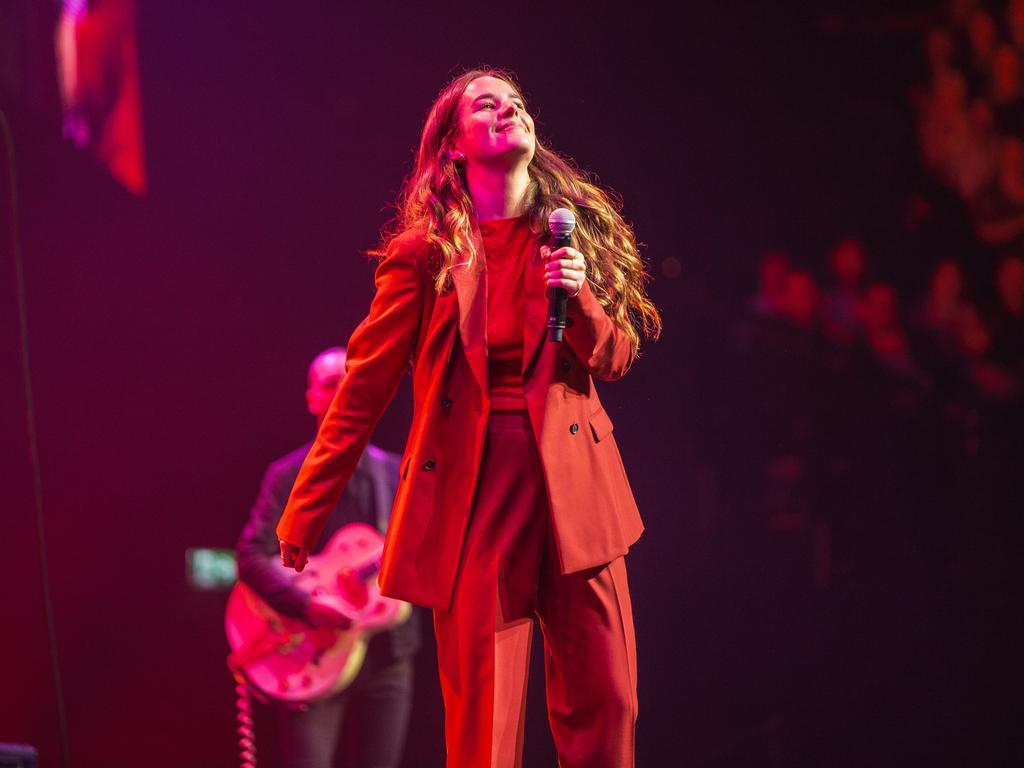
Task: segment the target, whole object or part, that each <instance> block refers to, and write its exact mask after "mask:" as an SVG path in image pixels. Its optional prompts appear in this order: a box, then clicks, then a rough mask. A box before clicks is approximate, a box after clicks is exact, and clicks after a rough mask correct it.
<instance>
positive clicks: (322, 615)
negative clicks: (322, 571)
mask: <svg viewBox="0 0 1024 768" xmlns="http://www.w3.org/2000/svg"><path fill="white" fill-rule="evenodd" d="M306 618H307V619H308V620H309V623H310V624H312V625H313V626H314V627H327V628H329V629H348V628H349V627H351V626H352V619H351V618H349V617H348V616H347V615H346V614H345V613H344V612H342V611H341V609H340V608H338V606H337V604H336V603H335V601H334V600H333V599H332V598H331V597H330V596H328V595H318V594H316V593H315V592H314V593H313V594H312V595H310V596H309V602H307V603H306Z"/></svg>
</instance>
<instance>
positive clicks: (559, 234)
mask: <svg viewBox="0 0 1024 768" xmlns="http://www.w3.org/2000/svg"><path fill="white" fill-rule="evenodd" d="M575 228H576V217H575V216H573V214H572V211H570V210H569V209H568V208H556V209H555V210H553V211H552V212H551V215H550V216H548V230H549V231H550V232H551V239H550V240H548V245H549V246H550V247H551V251H552V253H554V252H555V251H557V250H558V249H559V248H565V247H566V246H567V245H571V244H572V231H573V230H574V229H575ZM568 301H569V295H568V294H567V293H566V291H565V288H552V289H551V290H550V291H548V341H561V340H562V331H563V330H565V308H566V304H567V303H568Z"/></svg>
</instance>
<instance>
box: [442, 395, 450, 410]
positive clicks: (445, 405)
mask: <svg viewBox="0 0 1024 768" xmlns="http://www.w3.org/2000/svg"><path fill="white" fill-rule="evenodd" d="M441 407H442V408H451V407H452V399H451V398H450V397H448V395H445V396H444V397H442V398H441Z"/></svg>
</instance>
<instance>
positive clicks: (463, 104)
mask: <svg viewBox="0 0 1024 768" xmlns="http://www.w3.org/2000/svg"><path fill="white" fill-rule="evenodd" d="M454 148H455V149H456V150H458V151H459V152H461V153H462V154H463V155H464V156H465V163H466V165H467V166H470V165H474V164H475V165H487V166H505V167H507V168H511V167H512V166H514V165H516V164H520V163H522V164H529V162H530V161H531V160H532V159H533V155H534V152H535V151H536V149H537V140H536V136H535V134H534V126H533V118H532V117H530V115H529V113H528V112H527V111H526V106H525V104H524V102H523V98H522V96H521V95H520V94H519V92H518V91H517V90H516V89H515V88H514V87H513V86H512V85H511V84H509V83H507V82H505V81H504V80H501V79H500V78H497V77H492V76H490V75H487V76H485V77H478V78H476V79H475V80H473V81H471V82H470V84H469V85H467V86H466V90H465V91H463V93H462V97H461V99H460V102H459V111H458V132H457V134H456V138H455V141H454Z"/></svg>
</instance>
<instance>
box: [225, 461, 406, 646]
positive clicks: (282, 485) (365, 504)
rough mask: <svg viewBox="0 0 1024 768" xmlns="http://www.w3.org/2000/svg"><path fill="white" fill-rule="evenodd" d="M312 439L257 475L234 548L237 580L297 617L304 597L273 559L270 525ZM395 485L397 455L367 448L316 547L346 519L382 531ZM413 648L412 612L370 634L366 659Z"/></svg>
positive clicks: (276, 551) (274, 546)
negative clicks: (257, 484)
mask: <svg viewBox="0 0 1024 768" xmlns="http://www.w3.org/2000/svg"><path fill="white" fill-rule="evenodd" d="M311 445H312V443H308V444H306V445H304V446H302V447H301V448H298V449H296V450H294V451H292V452H291V453H289V454H287V455H286V456H283V457H281V458H280V459H278V460H277V461H275V462H274V463H273V464H271V465H270V466H269V467H268V468H267V471H266V473H265V474H264V476H263V482H262V484H261V485H260V492H259V496H258V497H257V499H256V503H255V504H254V505H253V508H252V511H251V512H250V513H249V520H248V522H247V523H246V525H245V528H243V529H242V534H241V536H240V537H239V539H238V545H237V547H236V549H237V554H238V575H239V578H240V579H241V580H242V581H244V582H245V583H246V584H248V585H249V586H250V587H251V588H252V589H253V590H254V591H255V592H256V593H257V594H258V595H259V596H260V597H262V598H263V599H264V600H266V601H267V603H268V604H269V605H270V606H271V607H272V608H273V609H274V610H276V611H278V612H279V613H282V614H284V615H286V616H295V617H299V618H301V617H302V616H303V615H304V611H305V605H306V601H307V600H309V595H308V594H306V592H304V591H303V590H301V589H299V588H297V587H295V586H293V584H292V580H291V578H289V575H288V573H287V572H286V571H285V570H284V569H282V568H281V566H280V565H278V564H277V563H276V562H275V560H276V557H277V556H278V555H279V553H280V549H279V546H278V541H277V534H276V533H275V532H274V527H275V526H276V525H277V521H278V520H279V519H280V517H281V512H282V511H283V510H284V505H285V502H286V501H287V500H288V494H289V492H290V491H291V489H292V485H293V484H294V483H295V477H296V476H297V475H298V473H299V467H301V466H302V460H303V459H304V458H305V457H306V454H307V453H308V452H309V448H310V446H311ZM397 484H398V456H397V455H396V454H394V453H389V452H388V451H384V450H381V449H380V448H377V447H376V446H373V445H370V446H367V449H366V451H365V452H364V454H363V456H362V457H361V458H360V460H359V463H358V465H357V466H356V470H355V472H354V474H353V476H352V481H351V482H350V483H349V485H348V487H347V488H346V489H345V492H344V493H343V494H342V495H341V496H340V497H339V498H338V500H337V502H336V503H335V504H334V507H333V509H332V510H331V511H330V514H329V515H328V517H327V522H326V524H325V533H326V534H327V535H326V536H325V537H324V538H323V540H322V541H321V547H319V549H322V548H323V545H324V544H326V543H327V542H328V541H329V540H330V537H331V536H332V535H333V534H334V533H335V532H336V531H338V530H339V529H340V528H343V527H344V526H346V525H348V524H349V523H356V522H359V523H366V524H368V525H372V526H374V527H375V528H377V529H378V530H379V531H380V532H381V533H385V532H386V531H387V527H388V521H389V519H390V516H391V505H392V502H393V500H394V498H395V488H396V486H397ZM418 647H419V629H418V617H417V612H416V611H413V615H412V617H411V618H410V619H409V621H407V622H406V623H405V624H403V625H402V626H400V627H398V628H396V629H394V630H392V631H390V632H384V633H381V634H379V635H376V636H374V637H373V638H372V639H371V641H370V650H369V657H370V658H371V659H375V660H378V661H384V662H385V663H386V660H387V658H391V659H397V658H401V657H403V656H408V655H410V654H412V653H415V652H416V650H417V648H418Z"/></svg>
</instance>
